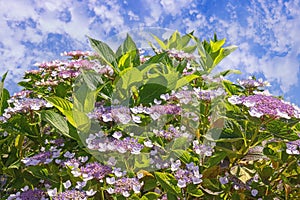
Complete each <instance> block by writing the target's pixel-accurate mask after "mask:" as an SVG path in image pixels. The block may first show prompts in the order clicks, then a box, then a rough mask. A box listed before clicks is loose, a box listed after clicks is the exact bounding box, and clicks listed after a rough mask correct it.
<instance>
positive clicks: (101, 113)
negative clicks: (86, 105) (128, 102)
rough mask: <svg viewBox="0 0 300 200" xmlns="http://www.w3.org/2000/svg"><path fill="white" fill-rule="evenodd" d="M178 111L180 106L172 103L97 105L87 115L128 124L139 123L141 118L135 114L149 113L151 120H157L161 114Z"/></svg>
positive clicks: (176, 112)
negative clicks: (129, 105)
mask: <svg viewBox="0 0 300 200" xmlns="http://www.w3.org/2000/svg"><path fill="white" fill-rule="evenodd" d="M180 111H181V108H180V106H177V105H173V104H167V105H153V106H151V107H143V106H141V105H140V106H136V107H133V108H128V107H125V106H118V107H104V106H102V105H99V106H97V107H96V108H95V109H94V111H93V112H91V113H89V117H90V118H91V119H97V120H99V121H103V122H110V121H114V122H117V123H121V124H128V123H129V122H131V121H133V122H135V123H141V118H140V117H139V116H138V115H137V114H146V115H150V117H151V118H152V119H153V120H157V119H158V118H159V117H160V116H162V115H166V114H172V115H177V114H179V113H180Z"/></svg>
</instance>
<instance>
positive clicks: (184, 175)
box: [175, 162, 202, 188]
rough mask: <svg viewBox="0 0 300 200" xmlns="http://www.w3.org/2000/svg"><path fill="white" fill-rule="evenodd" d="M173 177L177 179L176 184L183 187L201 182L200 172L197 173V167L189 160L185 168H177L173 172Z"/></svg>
mask: <svg viewBox="0 0 300 200" xmlns="http://www.w3.org/2000/svg"><path fill="white" fill-rule="evenodd" d="M175 178H176V179H177V181H178V182H177V186H178V187H180V188H185V187H186V186H187V185H188V184H191V183H192V184H194V185H197V184H200V183H201V182H202V179H201V178H202V174H200V173H199V167H198V166H196V165H195V163H193V162H191V163H189V164H186V168H185V169H181V168H179V169H178V170H177V171H176V172H175Z"/></svg>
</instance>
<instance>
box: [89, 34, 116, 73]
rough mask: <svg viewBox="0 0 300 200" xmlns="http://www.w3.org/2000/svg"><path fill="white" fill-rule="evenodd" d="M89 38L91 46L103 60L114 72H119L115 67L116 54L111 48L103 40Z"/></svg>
mask: <svg viewBox="0 0 300 200" xmlns="http://www.w3.org/2000/svg"><path fill="white" fill-rule="evenodd" d="M88 38H89V41H90V43H91V46H92V48H93V49H94V50H95V51H96V52H97V53H98V54H99V56H100V58H101V59H103V61H104V62H105V63H106V64H108V65H109V66H111V67H112V68H113V69H114V70H115V72H119V70H118V68H117V62H116V55H115V53H114V52H113V50H112V49H111V48H110V47H109V46H108V45H107V44H106V43H104V42H101V41H99V40H95V39H93V38H90V37H88Z"/></svg>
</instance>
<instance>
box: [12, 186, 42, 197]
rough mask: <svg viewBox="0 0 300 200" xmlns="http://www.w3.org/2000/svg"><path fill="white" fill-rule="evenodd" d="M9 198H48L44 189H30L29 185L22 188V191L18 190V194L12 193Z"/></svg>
mask: <svg viewBox="0 0 300 200" xmlns="http://www.w3.org/2000/svg"><path fill="white" fill-rule="evenodd" d="M7 199H8V200H13V199H16V200H17V199H21V200H41V199H43V200H46V193H45V192H44V191H43V190H40V189H37V188H34V189H33V190H29V188H28V186H26V187H25V188H23V189H22V192H18V193H16V194H11V195H10V196H9V197H8V198H7Z"/></svg>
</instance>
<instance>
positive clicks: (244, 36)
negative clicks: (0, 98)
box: [0, 0, 300, 105]
mask: <svg viewBox="0 0 300 200" xmlns="http://www.w3.org/2000/svg"><path fill="white" fill-rule="evenodd" d="M0 17H1V20H0V55H1V57H0V75H2V74H3V73H5V72H6V71H7V70H9V75H8V77H7V82H6V87H7V88H9V90H10V91H17V90H19V88H18V87H17V84H16V83H17V82H19V81H20V80H21V78H22V75H23V74H24V71H26V70H29V69H32V68H33V64H34V63H36V62H41V61H50V60H52V59H62V57H61V56H60V53H61V52H63V51H70V50H90V49H91V48H90V46H89V43H88V41H87V37H86V36H87V35H88V36H91V37H94V38H96V39H100V40H105V41H106V40H107V41H110V40H112V39H111V38H112V37H114V35H120V33H124V32H137V30H139V29H142V28H143V30H145V29H148V28H151V29H152V30H153V29H163V30H168V31H172V30H179V31H180V32H181V33H187V32H190V31H193V30H194V31H195V35H196V36H198V37H200V38H201V39H209V38H211V37H212V36H213V33H214V32H216V33H217V35H218V37H219V38H223V37H225V38H227V41H226V44H228V45H231V44H235V45H237V46H238V47H239V49H238V50H236V51H235V52H234V53H233V54H231V55H230V56H229V57H227V58H226V59H225V60H224V61H223V62H222V63H221V65H220V68H222V69H229V68H232V69H240V70H241V71H242V72H243V74H242V75H241V77H240V78H243V77H247V76H249V75H256V76H258V77H262V78H265V79H266V80H268V81H270V82H271V84H272V87H271V88H270V91H271V92H272V93H273V94H276V95H283V96H284V97H285V98H286V99H288V100H290V101H292V102H294V103H297V104H298V105H300V80H299V79H300V74H299V63H300V62H299V61H300V37H299V33H300V1H299V0H290V1H287V0H199V1H198V0H73V1H72V0H63V1H62V0H11V1H5V0H0ZM113 41H114V40H113Z"/></svg>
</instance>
